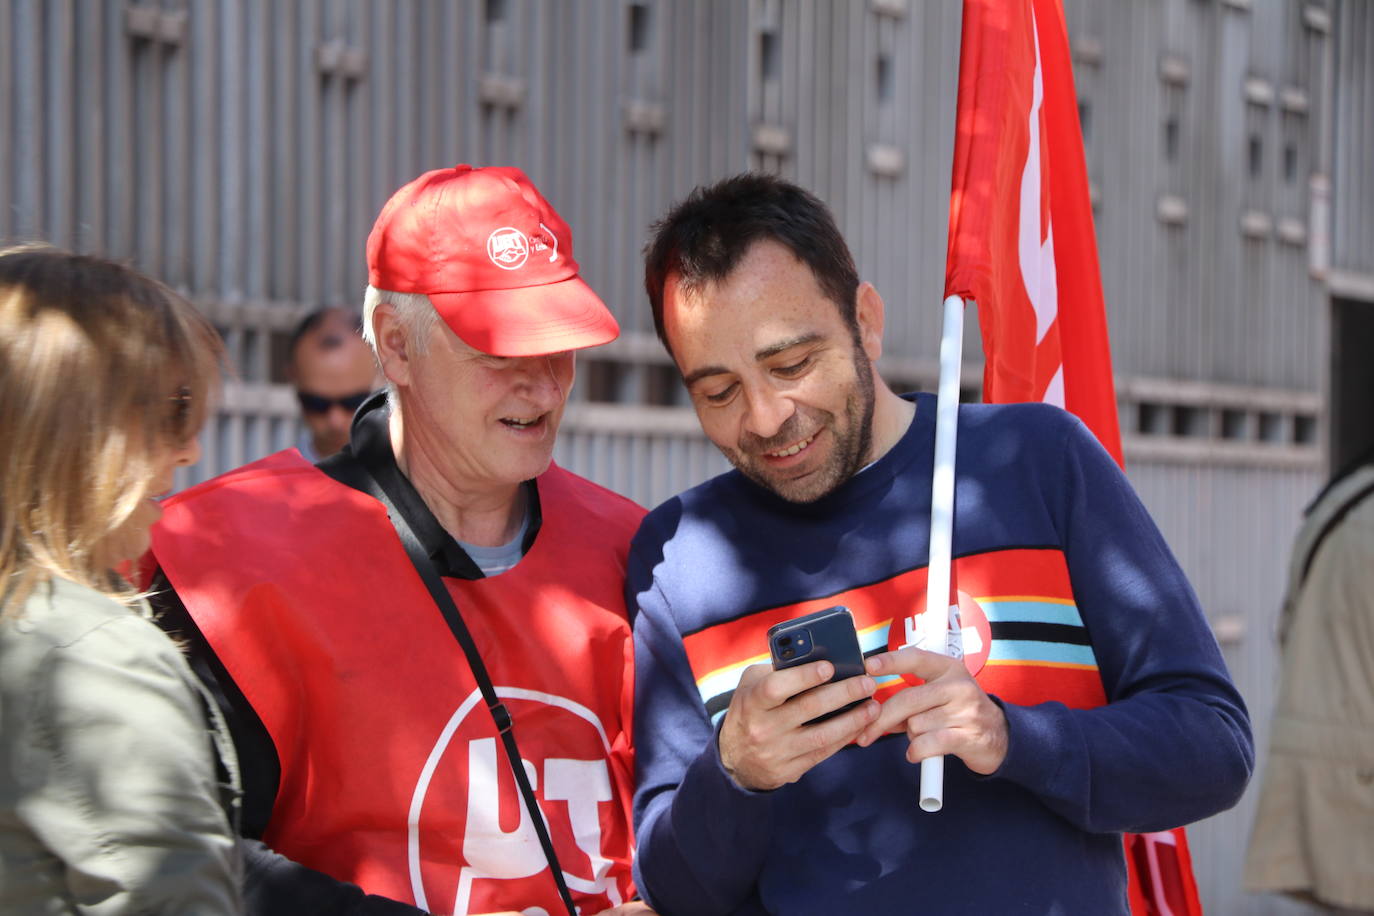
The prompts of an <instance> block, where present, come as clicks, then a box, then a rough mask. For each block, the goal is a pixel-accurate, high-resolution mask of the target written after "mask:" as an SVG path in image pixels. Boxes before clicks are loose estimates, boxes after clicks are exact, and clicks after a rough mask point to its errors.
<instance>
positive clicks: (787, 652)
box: [778, 649, 797, 658]
mask: <svg viewBox="0 0 1374 916" xmlns="http://www.w3.org/2000/svg"><path fill="white" fill-rule="evenodd" d="M778 654H779V655H781V656H782V657H783V658H792V657H793V656H794V655H796V654H797V650H796V649H783V650H782V651H781V652H780V653H778Z"/></svg>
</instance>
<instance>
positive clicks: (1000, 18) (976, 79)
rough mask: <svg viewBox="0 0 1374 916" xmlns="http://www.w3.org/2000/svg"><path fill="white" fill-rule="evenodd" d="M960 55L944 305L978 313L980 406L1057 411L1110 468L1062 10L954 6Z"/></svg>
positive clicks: (1110, 411)
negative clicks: (950, 299) (1065, 413)
mask: <svg viewBox="0 0 1374 916" xmlns="http://www.w3.org/2000/svg"><path fill="white" fill-rule="evenodd" d="M1037 38H1038V41H1037ZM960 55H961V56H960V62H959V106H958V114H957V121H956V125H955V140H954V176H953V187H952V190H951V194H950V206H949V251H948V256H947V261H946V272H945V295H946V296H963V297H965V298H966V299H973V300H974V301H976V302H977V303H978V323H979V326H980V327H981V329H982V335H983V354H984V357H985V359H986V363H985V369H984V372H983V399H984V400H985V401H988V402H990V403H1008V402H1013V401H1047V402H1049V403H1051V404H1057V405H1059V406H1060V407H1065V408H1067V409H1068V410H1070V411H1072V412H1073V413H1074V414H1077V415H1078V416H1079V417H1080V418H1082V420H1083V422H1084V423H1086V424H1087V425H1088V428H1089V429H1091V430H1092V431H1093V433H1094V434H1095V435H1096V436H1097V438H1098V440H1099V441H1101V442H1102V444H1103V445H1104V446H1105V447H1106V448H1107V450H1108V451H1109V452H1111V453H1112V455H1113V456H1114V457H1115V458H1116V460H1117V462H1118V463H1121V462H1122V454H1121V433H1120V429H1119V427H1118V425H1117V410H1116V392H1115V389H1114V388H1113V385H1112V365H1111V349H1110V347H1109V345H1108V341H1107V320H1106V312H1105V310H1104V307H1103V300H1102V280H1101V275H1100V273H1099V272H1098V262H1097V240H1096V237H1095V236H1094V234H1093V223H1092V204H1091V201H1090V199H1089V196H1088V177H1087V167H1086V165H1085V162H1084V158H1083V140H1082V133H1081V132H1080V130H1079V124H1078V101H1077V97H1076V95H1075V93H1074V88H1073V68H1072V64H1071V62H1070V57H1069V43H1068V33H1067V32H1066V31H1065V28H1064V13H1063V10H1062V8H1061V7H1060V5H1059V2H1058V0H966V2H965V3H964V30H963V42H962V45H961V51H960Z"/></svg>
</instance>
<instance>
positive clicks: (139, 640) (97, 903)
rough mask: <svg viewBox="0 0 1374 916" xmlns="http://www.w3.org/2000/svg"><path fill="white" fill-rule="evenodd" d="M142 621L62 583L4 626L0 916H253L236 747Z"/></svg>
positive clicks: (186, 672) (169, 649) (172, 651)
mask: <svg viewBox="0 0 1374 916" xmlns="http://www.w3.org/2000/svg"><path fill="white" fill-rule="evenodd" d="M146 613H147V607H146V605H142V606H141V607H140V608H138V609H135V610H130V609H129V608H126V607H124V606H122V605H120V604H118V603H116V602H114V601H112V600H110V599H109V598H107V597H105V596H103V595H101V594H99V593H98V592H95V591H92V590H91V589H88V588H85V587H83V586H80V585H77V584H75V583H72V582H69V581H66V580H56V581H53V582H49V583H45V584H44V585H41V586H39V588H38V589H37V590H36V591H35V593H34V594H33V595H32V596H31V597H30V598H29V599H28V601H27V602H26V604H25V607H24V608H23V612H22V614H20V615H15V614H13V613H10V614H7V615H6V618H5V619H3V620H0V913H5V914H16V916H22V914H45V916H47V914H67V913H87V914H101V916H106V914H115V913H120V914H124V913H130V914H132V913H139V914H143V913H157V914H161V913H167V914H172V913H175V914H181V916H186V914H201V913H205V914H221V913H223V914H238V913H241V912H242V902H241V890H240V886H241V880H242V879H241V873H240V872H241V866H240V860H239V853H238V851H237V848H236V845H235V840H234V835H233V831H232V829H231V826H230V823H229V817H228V815H226V808H225V806H224V804H223V802H224V801H225V789H226V788H228V790H229V792H230V793H232V789H233V786H234V784H235V783H236V782H237V763H236V761H235V760H234V757H233V749H232V744H230V743H229V742H228V740H227V730H225V729H224V727H223V722H222V720H221V721H219V722H217V723H215V724H216V726H217V729H216V731H215V732H214V733H213V734H212V732H211V731H210V730H208V729H207V723H206V715H207V712H206V707H205V704H204V703H203V701H202V697H201V694H200V692H199V690H200V687H199V682H198V681H197V680H196V679H195V677H194V675H192V673H191V670H190V668H189V666H188V665H187V664H186V661H185V659H184V658H183V657H182V654H181V651H180V650H179V649H178V648H177V646H176V645H175V644H174V643H173V642H172V641H171V640H170V639H169V638H168V637H167V636H166V635H165V634H164V633H163V632H162V631H161V630H159V629H158V628H157V627H156V626H155V625H153V624H152V623H151V622H150V621H149V620H147V619H146V618H145V616H141V615H140V614H145V615H146ZM212 714H213V715H218V712H217V711H216V712H215V713H212ZM217 755H218V757H219V763H220V768H221V769H220V771H218V772H217V769H216V756H217ZM221 779H223V780H225V781H226V782H227V783H228V786H226V785H225V784H224V783H222V782H221ZM230 810H232V808H231V809H230Z"/></svg>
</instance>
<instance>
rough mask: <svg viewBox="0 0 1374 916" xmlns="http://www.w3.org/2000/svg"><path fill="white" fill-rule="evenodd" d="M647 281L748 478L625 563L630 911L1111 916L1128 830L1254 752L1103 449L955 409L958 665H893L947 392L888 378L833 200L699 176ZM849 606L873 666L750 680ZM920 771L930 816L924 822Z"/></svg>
mask: <svg viewBox="0 0 1374 916" xmlns="http://www.w3.org/2000/svg"><path fill="white" fill-rule="evenodd" d="M645 283H646V287H647V289H648V293H649V298H650V301H651V304H652V306H653V311H654V320H655V325H656V327H657V329H658V332H659V336H660V338H661V339H662V340H663V342H664V344H665V346H667V348H668V350H669V352H670V353H671V355H672V357H673V359H674V360H675V361H676V364H677V366H678V369H679V370H680V371H681V373H682V377H683V380H684V382H685V384H686V386H687V389H688V391H689V392H690V394H691V398H692V403H693V405H694V407H695V409H696V411H697V415H698V417H699V419H700V421H701V424H702V428H703V430H704V431H705V432H706V434H707V436H709V437H710V438H711V440H712V441H713V442H714V443H715V444H716V445H717V446H718V447H719V448H720V449H721V451H722V452H724V453H725V455H726V457H728V458H729V459H730V461H731V463H732V464H733V465H734V466H735V470H733V471H730V472H728V473H726V474H723V475H721V476H719V477H716V478H714V479H712V480H709V481H707V482H706V483H704V484H702V485H700V486H698V487H695V488H693V489H691V490H688V491H687V492H685V493H683V494H681V495H680V496H678V497H675V498H674V499H671V500H669V501H668V502H667V503H665V504H663V505H662V506H660V507H658V508H657V509H656V510H654V511H653V512H652V513H650V514H649V516H648V517H647V518H646V519H645V521H644V524H643V525H642V527H641V528H640V530H639V533H638V535H637V536H636V538H635V541H634V543H633V545H632V547H631V553H630V559H629V570H628V582H627V590H628V591H627V594H628V598H629V601H630V604H631V607H632V608H637V609H638V614H637V618H636V622H635V646H636V666H637V674H636V681H637V684H636V709H635V721H636V726H635V728H636V749H637V775H638V789H637V792H636V797H635V822H636V829H637V835H638V842H639V856H638V860H637V865H636V872H637V874H636V877H637V879H638V886H639V888H640V891H641V892H642V893H643V894H644V896H645V898H646V899H647V900H648V901H650V902H651V903H652V905H653V906H654V907H655V908H656V909H657V910H659V911H660V912H662V913H664V914H668V916H677V914H697V916H706V914H728V913H763V912H773V913H786V914H789V916H792V914H803V913H832V914H833V913H842V912H843V913H849V912H853V913H860V912H862V913H869V914H871V913H879V914H881V913H912V912H923V913H935V914H949V913H968V914H978V916H985V914H990V913H1035V914H1044V913H1060V914H1073V916H1079V914H1092V916H1101V914H1125V913H1127V912H1128V903H1127V895H1126V868H1125V862H1124V860H1123V854H1122V844H1121V836H1120V835H1121V833H1122V832H1147V831H1155V830H1163V829H1167V828H1171V827H1175V826H1178V825H1181V824H1185V823H1188V822H1191V821H1194V820H1197V819H1199V818H1203V817H1207V816H1208V815H1211V814H1214V813H1216V812H1218V811H1221V810H1223V809H1225V808H1227V807H1230V806H1231V805H1233V804H1234V803H1235V802H1236V800H1237V799H1238V798H1239V797H1240V794H1241V792H1242V790H1243V789H1244V787H1245V784H1246V781H1247V780H1248V778H1249V776H1250V771H1251V768H1252V765H1253V748H1252V741H1251V735H1250V726H1249V720H1248V718H1247V714H1246V711H1245V706H1244V703H1243V702H1242V700H1241V698H1240V696H1239V694H1238V693H1237V692H1236V690H1235V687H1234V686H1233V685H1232V683H1231V681H1230V678H1229V676H1228V674H1227V671H1226V667H1225V664H1224V662H1223V660H1222V658H1221V654H1220V652H1219V651H1218V649H1217V645H1216V642H1215V640H1214V639H1213V637H1212V634H1211V632H1210V630H1209V628H1208V626H1207V624H1206V621H1205V620H1204V618H1203V615H1202V613H1201V610H1200V608H1199V607H1198V603H1197V599H1196V596H1195V595H1194V593H1193V591H1192V589H1191V588H1190V586H1189V585H1188V583H1187V581H1186V579H1185V578H1184V576H1183V573H1182V571H1181V570H1180V569H1179V567H1178V564H1177V562H1176V561H1175V560H1174V558H1173V556H1172V554H1171V553H1170V551H1169V549H1168V547H1167V545H1166V544H1165V543H1164V541H1163V539H1162V538H1161V536H1160V534H1159V532H1158V530H1157V529H1156V528H1155V526H1154V524H1153V522H1152V521H1151V520H1150V518H1149V516H1148V514H1147V513H1146V511H1145V509H1144V508H1143V506H1142V505H1141V504H1140V502H1139V500H1138V499H1137V498H1136V496H1135V494H1134V493H1133V492H1132V491H1131V488H1130V486H1129V484H1128V483H1127V482H1126V479H1125V477H1124V475H1122V474H1121V472H1120V470H1119V469H1118V468H1117V467H1116V465H1115V464H1114V463H1113V462H1112V460H1111V458H1110V457H1109V456H1108V455H1107V454H1106V452H1105V451H1104V450H1103V449H1102V448H1101V447H1100V446H1099V445H1098V444H1097V442H1096V441H1095V440H1094V439H1093V438H1092V436H1091V434H1090V433H1089V432H1088V431H1087V430H1086V429H1085V428H1084V427H1083V425H1082V424H1081V423H1080V422H1078V421H1077V420H1076V419H1074V418H1073V417H1072V416H1070V415H1069V414H1066V413H1064V412H1063V411H1061V410H1059V409H1058V408H1054V407H1049V406H1046V405H1042V404H1028V405H1012V406H968V407H964V408H963V409H962V410H961V413H960V418H959V442H958V454H959V460H958V472H957V478H956V515H955V531H954V557H955V563H954V570H953V575H954V580H955V583H956V584H957V587H958V590H959V597H960V605H961V611H962V626H963V631H964V648H965V652H966V656H965V658H964V660H962V661H960V660H955V659H951V658H946V657H944V656H943V655H937V654H933V653H929V652H924V651H921V650H920V649H915V648H907V649H902V650H900V651H886V650H888V649H889V647H896V646H900V645H902V644H903V643H904V642H905V640H904V638H903V637H902V634H901V633H892V634H891V638H889V636H890V631H891V630H900V629H901V627H902V621H903V620H904V619H905V618H907V617H908V616H910V615H911V614H912V613H913V612H917V611H919V610H920V609H921V607H922V606H923V604H924V590H925V578H926V569H925V564H926V557H927V553H928V520H929V517H930V478H931V470H932V468H931V463H932V451H933V439H934V413H935V409H934V408H935V404H934V398H933V397H931V396H929V395H915V396H899V395H897V394H896V393H894V392H893V391H891V390H890V389H889V388H888V387H887V386H886V385H885V384H884V383H883V381H882V380H881V379H880V378H879V377H878V375H877V373H876V371H875V369H874V366H873V362H874V360H876V359H877V357H878V356H879V354H880V352H881V348H882V333H883V302H882V299H881V298H880V297H879V295H878V293H877V291H876V290H875V289H874V288H873V287H872V286H871V285H870V284H868V283H860V282H859V278H858V275H857V272H856V270H855V268H854V262H853V258H852V256H851V255H850V253H849V250H848V248H847V246H846V245H845V242H844V240H843V238H842V237H841V236H840V233H839V231H838V229H837V228H836V226H835V223H834V220H833V218H832V217H831V215H830V213H829V211H828V210H827V209H826V208H825V206H824V205H823V204H822V203H820V202H819V201H818V200H816V198H814V197H813V196H811V195H810V194H808V193H807V192H805V191H803V190H802V189H800V188H798V187H796V186H795V185H791V184H789V183H787V182H784V181H782V180H779V179H776V178H772V177H768V176H762V175H744V176H738V177H736V178H733V179H728V180H726V181H723V182H721V183H719V184H717V185H714V186H712V187H709V188H701V189H698V190H697V191H695V192H693V194H692V195H690V196H689V197H688V198H687V199H686V200H685V201H684V202H682V203H681V204H679V205H677V206H676V207H675V208H674V209H673V210H672V211H671V212H670V213H669V214H668V215H667V217H665V219H664V220H662V221H661V222H660V223H659V224H658V225H657V226H656V227H655V236H654V238H653V240H652V241H651V243H650V246H649V249H648V254H647V264H646V271H645ZM836 604H839V605H844V606H846V607H848V608H849V609H850V611H851V612H852V614H853V616H854V618H855V622H856V625H857V628H858V631H859V637H860V644H861V646H862V648H863V649H864V650H865V654H866V655H868V663H867V665H868V673H867V675H863V676H859V677H854V678H851V679H848V680H843V681H838V682H835V683H827V680H828V678H829V676H830V674H831V671H832V668H831V666H830V664H829V663H828V662H814V663H811V664H808V665H802V666H799V667H796V668H789V669H785V670H780V671H776V672H774V671H772V670H771V669H770V668H769V666H767V665H766V664H759V662H761V661H763V660H764V659H766V656H767V642H766V638H765V634H766V631H767V629H768V628H769V627H770V626H771V625H773V624H775V623H778V622H780V621H783V620H787V619H790V618H792V617H796V616H799V615H801V614H804V613H807V612H810V611H813V610H817V609H820V608H824V607H828V606H831V605H836ZM913 684H917V686H912V685H913ZM855 701H858V705H856V706H854V708H852V709H850V710H849V711H846V712H842V713H840V714H839V715H836V716H834V717H832V718H829V719H826V720H825V721H821V722H813V721H812V720H814V719H815V718H816V717H817V716H819V715H821V714H823V713H826V712H831V711H834V710H839V709H841V708H842V707H844V706H846V705H848V704H851V703H854V702H855ZM933 755H949V757H948V761H947V763H946V775H945V807H944V810H942V811H940V812H939V813H937V814H925V813H922V812H921V811H920V810H919V809H918V807H917V797H918V781H919V767H918V766H917V761H919V760H921V759H923V758H926V757H930V756H933Z"/></svg>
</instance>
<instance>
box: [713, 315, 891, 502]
mask: <svg viewBox="0 0 1374 916" xmlns="http://www.w3.org/2000/svg"><path fill="white" fill-rule="evenodd" d="M853 365H854V375H855V381H854V384H853V386H852V387H851V388H850V391H849V395H848V397H846V398H845V403H844V421H845V422H844V427H843V429H841V428H840V427H838V426H837V425H836V423H835V414H834V413H831V412H829V411H824V410H815V409H813V408H808V407H805V406H803V405H798V406H797V409H796V412H795V413H793V414H792V416H790V417H788V418H787V422H785V423H784V424H783V425H782V428H781V429H779V430H778V431H777V432H776V433H775V434H773V435H772V436H769V437H768V438H767V439H762V438H759V437H757V436H752V435H750V434H747V433H746V434H745V435H744V436H743V437H741V441H740V443H739V445H737V446H736V447H735V448H722V449H721V451H722V452H723V453H724V455H725V457H726V458H728V459H729V460H730V463H731V464H733V465H734V466H735V468H736V469H737V470H738V471H739V472H740V473H741V474H743V475H744V476H745V477H748V478H749V479H750V480H752V481H753V482H754V483H756V484H758V485H759V486H761V487H763V488H764V489H767V490H771V491H772V492H774V493H776V494H777V495H778V496H780V497H782V498H783V499H785V500H787V501H788V502H793V503H810V502H815V501H816V500H818V499H820V498H821V497H823V496H827V495H829V494H830V493H833V492H834V491H835V490H836V489H837V488H839V487H840V485H841V484H843V483H845V481H847V480H849V478H851V477H853V476H854V475H855V474H857V473H858V472H859V471H860V469H862V468H863V467H864V465H865V464H867V463H868V460H869V451H870V450H871V448H872V445H873V404H874V394H873V368H872V363H870V362H869V360H868V357H867V354H865V353H864V351H863V349H862V347H861V346H860V345H859V342H858V341H857V340H856V341H855V342H854V355H853ZM808 429H809V430H810V432H809V433H808V434H809V435H816V434H817V433H819V432H820V431H821V430H823V429H824V430H829V432H830V434H831V436H830V438H831V439H832V443H831V449H830V454H829V455H828V456H827V457H826V459H825V463H824V464H822V465H821V466H820V467H818V468H816V469H815V470H813V471H811V472H810V473H808V474H806V475H805V476H804V477H802V478H800V479H787V478H784V477H782V476H780V475H778V474H775V473H772V472H769V471H768V470H766V469H765V467H763V466H762V463H761V462H760V461H759V460H758V456H760V455H762V454H763V453H765V452H771V451H774V450H776V449H780V448H785V447H786V446H788V445H791V444H792V443H794V442H796V441H797V440H798V439H801V438H803V435H802V434H803V433H804V431H806V430H808ZM784 473H785V472H784Z"/></svg>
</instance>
